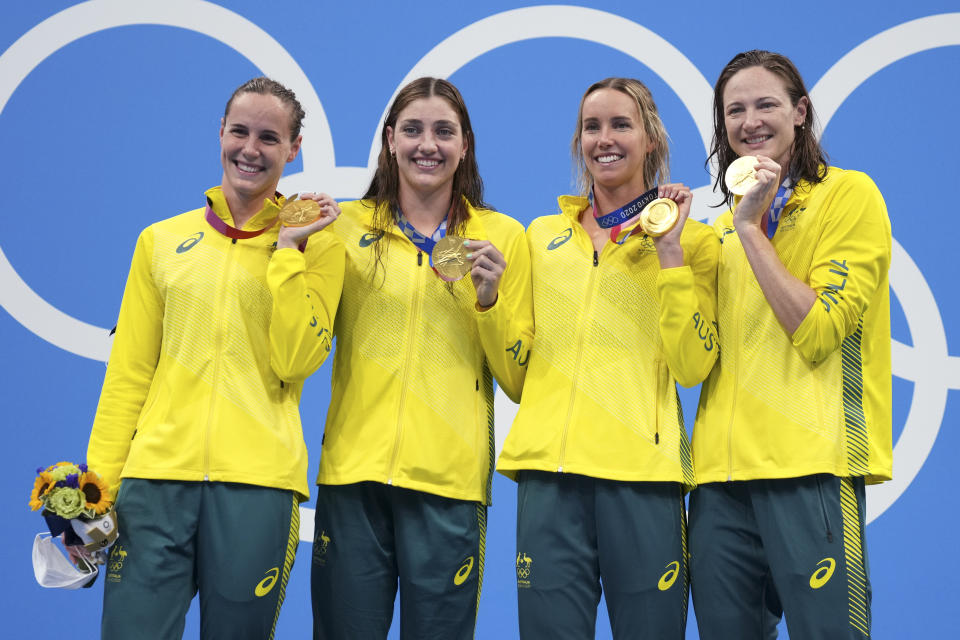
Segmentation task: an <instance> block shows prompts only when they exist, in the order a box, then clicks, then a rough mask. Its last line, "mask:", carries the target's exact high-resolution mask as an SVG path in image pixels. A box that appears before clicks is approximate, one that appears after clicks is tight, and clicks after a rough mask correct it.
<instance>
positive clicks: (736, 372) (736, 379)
mask: <svg viewBox="0 0 960 640" xmlns="http://www.w3.org/2000/svg"><path fill="white" fill-rule="evenodd" d="M737 240H738V241H739V240H740V238H739V236H738V237H737ZM741 251H743V249H742V245H741ZM743 259H744V260H746V259H747V256H746V254H744V256H743ZM740 273H741V272H740V270H738V275H737V282H736V284H737V285H738V286H736V287H735V290H736V291H737V304H736V307H734V308H735V309H740V308H742V307H743V289H744V283H743V279H744V276H742V275H740ZM736 316H737V330H736V332H735V333H734V334H733V335H734V339H735V340H737V341H738V342H739V341H740V340H741V339H742V336H741V332H742V330H743V319H742V314H740V313H737V314H736ZM728 351H730V350H729V349H728ZM733 352H734V353H733V354H732V357H733V358H735V359H736V362H734V363H733V393H732V395H733V400H732V401H731V405H730V423H729V424H728V425H727V481H728V482H729V481H731V480H733V418H734V416H735V415H736V408H737V392H738V390H739V389H740V362H739V360H740V349H733Z"/></svg>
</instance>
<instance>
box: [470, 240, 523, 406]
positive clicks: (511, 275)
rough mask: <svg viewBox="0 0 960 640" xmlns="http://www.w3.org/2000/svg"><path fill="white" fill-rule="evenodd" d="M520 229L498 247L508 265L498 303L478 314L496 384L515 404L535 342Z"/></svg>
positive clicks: (501, 282) (478, 328) (482, 337)
mask: <svg viewBox="0 0 960 640" xmlns="http://www.w3.org/2000/svg"><path fill="white" fill-rule="evenodd" d="M522 229H523V227H519V230H520V231H519V232H518V233H516V234H514V235H513V237H512V238H511V239H510V243H509V245H508V246H506V247H497V248H498V249H500V250H501V251H502V252H503V257H504V259H505V260H506V262H507V267H506V269H504V272H503V278H502V279H501V281H500V290H499V292H498V294H497V301H496V303H495V304H494V305H493V306H492V307H490V308H489V309H487V310H485V311H478V312H477V330H478V331H479V333H480V342H481V343H482V344H483V350H484V353H485V354H486V356H487V361H488V362H489V363H490V368H491V369H492V370H493V375H494V377H496V379H497V383H498V384H499V385H500V387H501V388H502V389H503V390H504V392H505V393H506V394H507V396H508V397H509V398H510V399H511V400H513V401H514V402H520V394H521V393H522V392H523V381H524V378H526V375H527V363H528V362H529V360H530V347H531V344H532V342H533V293H532V291H531V279H530V252H529V249H528V248H527V241H526V238H525V236H524V234H523V232H522Z"/></svg>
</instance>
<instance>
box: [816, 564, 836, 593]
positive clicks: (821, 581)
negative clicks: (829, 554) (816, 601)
mask: <svg viewBox="0 0 960 640" xmlns="http://www.w3.org/2000/svg"><path fill="white" fill-rule="evenodd" d="M824 562H826V563H827V564H826V565H824V566H822V567H821V566H820V565H822V564H823V563H824ZM817 566H818V567H820V568H819V569H817V570H816V571H814V572H813V575H812V576H810V588H811V589H819V588H820V587H822V586H823V585H825V584H827V583H828V582H830V578H831V577H833V570H834V569H836V568H837V561H836V560H834V559H833V558H824V559H823V560H821V561H820V562H818V563H817Z"/></svg>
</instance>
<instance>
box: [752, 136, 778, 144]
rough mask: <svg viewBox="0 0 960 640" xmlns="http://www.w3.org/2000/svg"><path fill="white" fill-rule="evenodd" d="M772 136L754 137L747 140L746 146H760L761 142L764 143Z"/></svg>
mask: <svg viewBox="0 0 960 640" xmlns="http://www.w3.org/2000/svg"><path fill="white" fill-rule="evenodd" d="M772 137H773V136H755V137H753V138H747V144H760V143H761V142H766V141H767V140H769V139H770V138H772Z"/></svg>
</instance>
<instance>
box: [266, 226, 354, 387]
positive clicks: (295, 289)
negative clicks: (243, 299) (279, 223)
mask: <svg viewBox="0 0 960 640" xmlns="http://www.w3.org/2000/svg"><path fill="white" fill-rule="evenodd" d="M344 261H345V251H344V247H343V242H342V241H341V240H340V238H338V237H337V236H336V235H335V234H334V233H333V232H332V231H328V230H323V231H320V232H319V233H316V234H314V235H313V236H311V237H310V240H309V241H308V243H307V249H306V252H305V253H300V251H298V250H297V249H278V250H276V251H275V252H274V253H273V256H272V257H271V258H270V264H269V265H268V266H267V286H268V287H269V288H270V293H271V294H272V295H273V311H272V313H271V315H270V365H271V366H272V367H273V371H274V373H276V374H277V376H278V377H279V378H280V379H281V380H284V381H286V382H300V381H302V380H305V379H306V378H307V377H308V376H309V375H310V374H312V373H313V372H314V371H316V370H317V369H318V368H319V367H320V365H321V364H323V361H324V360H326V358H327V355H328V354H329V353H330V348H331V346H332V340H333V320H334V318H335V317H336V315H337V306H338V305H339V304H340V292H341V291H342V289H343V272H344Z"/></svg>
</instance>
